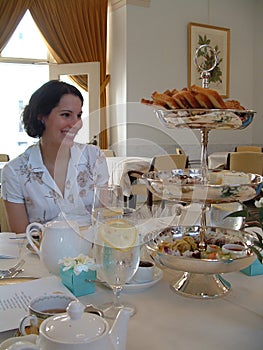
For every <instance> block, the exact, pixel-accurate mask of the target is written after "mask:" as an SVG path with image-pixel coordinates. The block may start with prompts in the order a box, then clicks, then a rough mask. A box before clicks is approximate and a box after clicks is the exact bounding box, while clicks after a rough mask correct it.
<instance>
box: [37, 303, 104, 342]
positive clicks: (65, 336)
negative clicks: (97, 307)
mask: <svg viewBox="0 0 263 350" xmlns="http://www.w3.org/2000/svg"><path fill="white" fill-rule="evenodd" d="M84 309H85V306H84V305H83V304H81V303H80V302H79V301H77V300H76V301H72V302H71V303H70V304H69V306H68V307H67V314H63V315H59V316H53V317H49V318H48V319H46V320H45V321H44V322H43V323H42V324H41V326H40V331H41V332H42V333H43V334H45V335H46V336H47V337H48V338H50V339H51V340H53V341H55V342H63V343H67V344H80V343H87V342H92V341H95V340H96V339H98V338H99V337H101V336H102V335H103V334H105V333H107V332H108V323H107V322H106V321H105V320H104V319H103V318H102V317H100V316H98V315H95V314H91V313H87V312H85V313H84Z"/></svg>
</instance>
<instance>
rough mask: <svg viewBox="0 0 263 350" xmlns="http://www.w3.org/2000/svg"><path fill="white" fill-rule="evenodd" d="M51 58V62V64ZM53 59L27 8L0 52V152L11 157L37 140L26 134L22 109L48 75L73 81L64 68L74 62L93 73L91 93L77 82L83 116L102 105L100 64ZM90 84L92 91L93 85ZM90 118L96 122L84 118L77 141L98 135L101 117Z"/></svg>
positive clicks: (90, 74)
mask: <svg viewBox="0 0 263 350" xmlns="http://www.w3.org/2000/svg"><path fill="white" fill-rule="evenodd" d="M50 61H51V62H52V65H49V62H50ZM54 63H55V62H54V60H52V58H51V57H50V54H49V52H48V49H47V47H46V45H45V43H44V40H43V39H42V36H41V34H40V32H39V30H38V28H37V26H36V24H35V22H34V20H33V19H32V17H31V15H30V12H29V11H27V12H26V14H25V16H24V17H23V18H22V20H21V22H20V23H19V25H18V26H17V28H16V30H15V32H14V33H13V35H12V37H11V39H10V40H9V42H8V44H7V45H6V47H5V49H4V50H3V51H2V53H1V55H0V76H1V84H0V96H1V128H0V153H7V154H9V156H10V159H13V158H14V157H16V156H18V155H19V154H21V153H22V152H24V150H25V149H26V148H27V147H28V146H30V145H31V144H33V143H35V142H37V141H38V139H35V138H31V137H29V136H28V135H27V134H26V132H25V131H24V129H23V124H22V122H21V113H22V111H23V108H24V107H25V105H26V104H27V103H28V100H29V98H30V97H31V95H32V93H33V92H34V91H35V90H36V89H38V88H39V87H40V86H41V85H42V84H44V83H45V82H47V81H48V80H49V79H61V80H63V81H67V82H69V83H70V84H73V85H74V83H73V82H72V80H70V79H69V77H68V76H67V74H69V73H68V72H65V66H66V68H68V69H69V70H72V69H73V66H74V73H73V74H76V75H78V74H87V75H88V77H89V76H90V77H91V81H92V84H91V85H92V87H93V89H94V91H93V90H92V92H90V93H89V94H88V93H87V92H86V91H84V90H82V89H81V88H80V87H79V86H77V87H78V89H79V90H80V91H81V92H82V94H83V96H84V100H85V104H84V106H83V116H84V117H85V116H88V115H89V110H90V109H92V110H96V109H99V93H100V91H99V68H97V67H95V69H94V62H92V63H90V66H91V68H90V71H89V68H87V67H89V64H86V65H85V69H86V70H85V72H84V71H83V65H84V63H80V64H72V65H71V64H68V65H57V66H56V65H55V67H54ZM97 65H98V63H97ZM51 66H52V70H51V69H50V68H51ZM60 66H64V69H63V75H61V74H60V73H58V74H56V69H58V71H59V68H60ZM78 67H79V71H78ZM61 68H62V67H61ZM50 70H51V71H52V74H51V73H50ZM94 72H95V73H94ZM97 72H98V73H97ZM89 83H90V81H89ZM89 88H90V91H91V86H89ZM89 119H90V120H91V121H92V122H93V123H94V127H92V125H91V122H90V121H88V122H87V123H85V121H84V128H83V130H82V135H80V138H79V139H77V140H76V141H79V142H88V141H89V140H90V139H91V138H92V136H93V135H95V130H96V131H99V125H98V120H99V118H96V119H95V118H89Z"/></svg>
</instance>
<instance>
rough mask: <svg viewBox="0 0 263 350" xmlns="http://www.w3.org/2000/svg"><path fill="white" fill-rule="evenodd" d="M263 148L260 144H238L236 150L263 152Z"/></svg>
mask: <svg viewBox="0 0 263 350" xmlns="http://www.w3.org/2000/svg"><path fill="white" fill-rule="evenodd" d="M262 151H263V149H262V147H260V146H236V147H235V152H262Z"/></svg>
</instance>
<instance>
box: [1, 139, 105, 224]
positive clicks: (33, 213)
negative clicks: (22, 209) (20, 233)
mask: <svg viewBox="0 0 263 350" xmlns="http://www.w3.org/2000/svg"><path fill="white" fill-rule="evenodd" d="M108 178H109V174H108V168H107V163H106V158H105V156H104V154H103V153H102V152H101V151H100V149H99V148H98V147H96V146H93V145H87V144H79V143H74V145H73V146H72V147H71V157H70V161H69V164H68V171H67V178H66V185H65V191H64V196H63V195H62V193H61V191H60V189H59V188H58V186H57V185H56V183H55V182H54V179H53V178H52V177H51V175H50V173H49V172H48V170H47V168H46V167H45V165H44V163H43V160H42V156H41V152H40V147H39V142H38V143H37V144H35V145H33V146H30V147H29V148H28V149H27V150H26V151H25V152H24V153H23V154H21V155H20V156H18V157H17V158H15V159H13V160H11V161H10V162H8V163H7V164H6V165H5V167H4V168H3V171H2V186H1V191H2V198H3V199H5V200H8V201H9V202H13V203H25V205H26V210H27V215H28V220H29V222H41V223H45V222H47V221H50V220H52V219H54V218H56V217H57V216H58V215H59V213H60V212H61V211H66V212H68V213H73V212H74V213H77V212H82V213H83V211H85V212H86V211H88V212H90V211H91V207H92V201H93V192H94V186H95V184H98V185H103V184H105V183H107V182H108Z"/></svg>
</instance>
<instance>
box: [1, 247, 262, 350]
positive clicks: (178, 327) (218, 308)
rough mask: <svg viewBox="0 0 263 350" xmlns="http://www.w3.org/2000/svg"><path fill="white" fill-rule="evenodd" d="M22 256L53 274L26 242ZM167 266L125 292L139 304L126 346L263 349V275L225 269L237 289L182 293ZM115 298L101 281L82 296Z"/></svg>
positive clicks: (33, 267)
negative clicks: (159, 275)
mask: <svg viewBox="0 0 263 350" xmlns="http://www.w3.org/2000/svg"><path fill="white" fill-rule="evenodd" d="M21 256H23V257H25V258H26V264H25V265H24V268H25V271H24V273H23V275H24V276H47V275H49V273H48V272H47V270H46V269H45V268H44V266H43V265H42V264H41V263H40V260H39V258H38V256H36V255H33V254H31V253H30V252H28V251H27V250H26V249H25V246H23V248H22V252H21ZM13 262H14V261H13V260H12V262H10V261H9V264H12V263H13ZM0 263H1V261H0ZM163 271H164V277H163V279H162V280H161V281H159V282H158V283H157V284H155V285H154V286H152V287H150V288H149V289H145V290H142V291H140V292H136V291H133V292H125V293H123V294H122V296H121V298H122V299H123V301H125V300H126V301H128V302H130V303H132V304H134V305H135V306H136V308H137V313H136V314H135V315H134V316H133V317H132V318H131V319H130V321H129V325H128V336H127V348H126V349H127V350H135V349H136V350H145V349H151V350H160V349H163V350H175V349H178V350H189V349H195V350H204V349H213V350H222V349H227V350H248V349H250V350H262V345H263V322H262V318H263V302H262V291H263V276H262V275H259V276H254V277H249V276H247V275H245V274H243V273H241V272H233V273H228V274H225V275H224V278H225V279H227V280H228V281H229V282H230V283H231V284H232V290H231V291H230V293H229V294H227V295H226V296H225V297H222V298H218V299H209V300H208V299H195V298H186V297H183V296H180V295H177V294H176V293H175V292H173V291H172V290H171V288H170V281H171V280H173V279H174V278H175V277H177V276H178V275H179V274H180V273H179V272H176V271H174V270H171V269H168V268H163ZM23 275H21V276H23ZM0 299H1V287H0ZM111 299H112V292H111V290H109V289H107V288H106V287H102V286H100V285H99V284H98V285H96V292H95V293H94V294H89V295H86V296H83V297H80V300H81V302H83V303H84V304H90V303H93V304H94V305H100V304H102V303H104V302H105V301H108V300H111ZM110 323H111V322H110ZM13 334H14V330H11V331H8V332H3V333H0V341H2V340H4V339H6V338H9V337H11V336H13ZM102 350H104V349H102Z"/></svg>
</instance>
